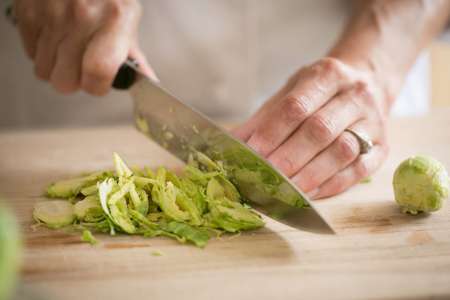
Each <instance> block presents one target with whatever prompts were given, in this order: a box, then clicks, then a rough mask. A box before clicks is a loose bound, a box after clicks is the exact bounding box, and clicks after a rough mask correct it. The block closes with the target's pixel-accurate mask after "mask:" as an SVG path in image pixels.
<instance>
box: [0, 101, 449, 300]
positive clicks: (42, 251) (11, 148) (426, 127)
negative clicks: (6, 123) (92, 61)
mask: <svg viewBox="0 0 450 300" xmlns="http://www.w3.org/2000/svg"><path fill="white" fill-rule="evenodd" d="M449 128H450V110H449V109H441V110H439V111H433V112H432V113H431V114H430V115H429V116H427V117H425V118H416V119H402V120H396V121H392V122H391V124H390V126H389V132H390V142H391V154H390V156H389V159H388V161H387V162H386V163H385V164H384V165H383V167H382V168H381V169H380V170H379V171H378V172H377V173H376V175H375V176H374V177H373V180H372V182H370V183H368V184H360V185H358V186H356V187H354V188H353V189H351V190H350V191H348V192H346V193H344V194H342V195H340V196H338V197H334V198H330V199H326V200H321V201H317V205H318V207H319V209H320V210H321V211H322V212H323V214H324V215H325V216H326V218H327V219H328V220H329V222H330V223H331V224H332V226H333V228H334V229H335V230H336V232H337V234H336V235H334V236H323V235H318V234H311V233H307V232H301V231H297V230H294V229H292V228H289V227H287V226H284V225H282V224H279V223H277V222H275V221H272V220H270V219H267V226H266V227H265V228H264V229H261V230H257V231H254V232H249V233H243V234H242V235H240V236H225V237H222V238H221V239H215V240H212V241H211V242H210V243H209V244H208V246H207V247H206V248H205V249H203V250H202V249H198V248H195V247H193V246H189V245H180V244H178V243H176V242H174V241H172V240H169V239H166V238H155V239H146V238H142V237H130V236H116V237H110V236H106V235H98V239H99V241H100V243H99V244H98V245H97V246H94V247H93V246H90V245H88V244H85V243H81V242H80V235H79V233H73V232H67V231H63V230H60V231H51V230H47V229H45V228H37V229H33V228H32V227H31V225H32V224H33V221H32V219H31V211H32V207H33V204H34V203H35V202H36V201H38V200H40V199H42V196H41V195H42V191H43V189H44V187H45V186H46V185H47V184H48V183H50V182H51V181H53V180H57V179H61V178H65V177H70V176H71V175H74V174H78V173H80V172H83V171H89V170H96V169H102V168H110V167H112V161H111V154H112V152H113V151H116V152H118V153H120V154H121V155H122V156H123V157H124V158H125V159H126V161H127V162H128V163H130V164H131V165H141V166H142V165H148V166H152V167H155V166H158V165H165V166H168V167H173V168H177V167H180V166H181V164H180V163H179V162H178V161H176V160H175V159H174V158H173V157H172V156H170V155H169V154H167V153H165V152H164V151H163V150H161V149H160V148H159V147H158V146H157V145H155V144H153V143H151V142H149V141H148V140H146V139H145V138H144V137H143V136H141V135H140V134H139V133H137V132H136V131H135V130H134V129H133V128H132V127H115V128H113V127H109V128H92V129H83V130H40V131H15V132H2V133H0V194H1V195H2V197H3V198H4V199H6V201H7V202H8V203H10V204H11V205H12V206H13V207H14V208H15V211H16V212H17V215H18V218H19V220H20V223H21V225H22V228H23V232H24V240H25V245H26V248H25V251H24V252H25V253H24V263H23V272H22V273H23V276H22V293H23V294H26V295H27V296H24V298H26V297H29V298H28V299H48V300H53V299H56V300H66V299H67V300H69V299H70V300H72V299H74V300H75V299H77V300H78V299H82V300H88V299H110V300H112V299H450V203H446V205H445V206H444V208H443V209H442V210H440V211H439V212H437V213H434V214H432V215H420V216H416V217H413V216H409V215H404V214H401V213H400V211H399V209H398V207H397V206H396V204H395V203H394V201H393V192H392V185H391V180H392V174H393V171H394V169H395V167H396V166H397V165H398V164H399V162H400V161H401V160H402V159H404V158H406V157H408V156H409V155H412V154H418V153H423V154H429V155H433V156H435V157H436V158H438V159H439V160H441V161H442V162H443V163H445V164H446V166H447V167H448V168H449V169H450V131H449ZM155 251H159V252H161V253H162V255H161V256H155V255H154V252H155Z"/></svg>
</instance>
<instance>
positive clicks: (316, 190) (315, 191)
mask: <svg viewBox="0 0 450 300" xmlns="http://www.w3.org/2000/svg"><path fill="white" fill-rule="evenodd" d="M306 194H307V195H308V196H309V198H311V199H314V197H315V196H317V195H318V194H319V189H318V188H317V189H314V190H312V191H309V192H307V193H306Z"/></svg>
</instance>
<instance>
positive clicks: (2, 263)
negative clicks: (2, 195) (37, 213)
mask: <svg viewBox="0 0 450 300" xmlns="http://www.w3.org/2000/svg"><path fill="white" fill-rule="evenodd" d="M20 250H21V242H20V235H19V229H18V226H17V222H16V220H15V218H14V216H13V214H12V213H11V212H10V211H9V210H8V209H6V208H5V207H4V206H3V205H1V202H0V300H7V299H10V297H12V293H13V291H14V290H15V286H16V281H17V277H18V271H19V263H20V257H21V255H20Z"/></svg>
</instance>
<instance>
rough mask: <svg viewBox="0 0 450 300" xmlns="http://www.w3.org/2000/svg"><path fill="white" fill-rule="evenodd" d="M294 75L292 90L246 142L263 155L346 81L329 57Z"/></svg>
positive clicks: (286, 136)
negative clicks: (294, 80)
mask: <svg viewBox="0 0 450 300" xmlns="http://www.w3.org/2000/svg"><path fill="white" fill-rule="evenodd" d="M298 76H299V78H298V81H297V83H296V84H295V86H294V87H293V88H292V90H290V91H289V92H288V93H287V94H286V95H285V96H284V97H283V99H282V100H281V101H280V103H278V105H276V106H274V107H273V109H272V110H271V111H270V112H268V113H267V114H266V115H265V116H264V118H263V120H261V124H260V125H259V127H258V128H257V129H256V130H255V132H254V133H253V134H252V136H251V137H250V139H249V141H248V144H249V145H250V147H252V148H253V149H255V150H256V151H257V152H259V153H260V154H262V155H263V156H268V155H269V154H270V153H271V152H272V151H274V150H275V149H276V148H277V147H278V146H280V145H281V144H282V143H283V142H284V141H285V140H286V139H287V138H288V137H289V136H290V135H291V134H292V133H293V132H294V131H295V130H296V129H297V128H298V127H299V126H300V125H301V124H302V123H303V121H305V120H306V119H307V118H308V117H309V116H311V115H312V114H314V113H315V112H316V111H317V110H318V109H319V108H320V107H322V106H323V105H324V104H325V103H326V102H327V101H329V100H330V99H331V98H333V96H335V95H336V93H338V91H339V90H341V89H342V88H343V86H346V85H348V84H349V80H350V77H349V76H348V75H347V73H346V71H345V70H344V68H343V66H342V64H341V63H338V62H337V61H335V60H331V59H330V60H324V61H321V62H320V63H319V64H317V65H314V66H312V67H309V68H306V69H305V70H304V71H303V72H300V73H299V75H298Z"/></svg>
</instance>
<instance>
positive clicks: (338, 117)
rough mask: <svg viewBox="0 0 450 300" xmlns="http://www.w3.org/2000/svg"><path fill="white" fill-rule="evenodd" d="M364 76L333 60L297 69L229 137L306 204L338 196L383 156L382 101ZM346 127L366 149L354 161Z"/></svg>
mask: <svg viewBox="0 0 450 300" xmlns="http://www.w3.org/2000/svg"><path fill="white" fill-rule="evenodd" d="M386 97H387V96H386V95H385V93H384V90H383V86H382V85H381V84H379V83H377V81H376V80H375V76H374V74H373V72H372V71H370V70H362V69H360V68H356V67H353V66H351V65H349V64H346V63H344V62H342V61H340V60H338V59H335V58H324V59H322V60H319V61H318V62H316V63H314V64H312V65H310V66H307V67H304V68H302V69H300V70H299V71H298V72H297V73H296V74H295V75H294V76H293V77H292V78H290V80H289V81H288V82H287V84H286V85H285V86H284V87H283V88H282V89H281V90H280V91H279V92H278V93H276V94H275V95H274V96H273V97H272V98H271V99H269V100H268V101H267V102H266V103H265V104H264V105H263V106H262V107H261V109H260V110H259V111H258V112H257V113H256V114H255V115H254V116H253V117H252V118H250V120H248V121H247V122H246V123H245V124H244V125H242V126H241V127H239V128H237V129H236V130H235V131H234V134H235V135H236V136H238V137H239V138H241V139H242V140H244V141H245V142H247V143H248V145H249V146H250V147H252V148H253V149H254V150H255V151H257V152H258V153H260V154H261V155H262V156H264V157H266V158H267V159H268V160H269V161H270V162H271V163H272V164H273V165H274V166H276V167H278V168H279V169H280V170H281V171H282V172H283V173H284V174H285V175H286V176H288V177H289V178H291V180H292V181H293V182H294V183H295V184H296V185H297V186H298V187H299V188H300V189H301V190H302V191H304V192H306V193H308V194H309V195H310V196H311V197H312V198H324V197H328V196H332V195H335V194H338V193H341V192H343V191H345V190H346V189H348V188H349V187H351V186H352V185H354V184H356V183H358V182H360V181H361V180H362V179H364V178H366V177H367V176H369V175H370V174H372V173H373V172H374V171H375V170H376V169H377V168H378V167H379V166H380V165H381V163H382V162H383V161H384V159H385V158H386V156H387V152H388V146H387V141H386V136H385V131H386V128H385V127H386V126H385V124H386V119H387V115H388V104H387V103H389V101H387V99H385V98H386ZM347 128H350V129H352V130H354V131H355V132H358V133H359V134H361V135H364V136H366V137H368V138H369V139H370V140H372V142H373V143H374V147H373V148H372V149H371V150H370V152H369V153H367V154H364V155H360V151H361V149H360V145H359V142H358V140H357V139H356V137H355V136H354V135H353V134H351V133H349V132H347V131H344V130H345V129H347Z"/></svg>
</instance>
